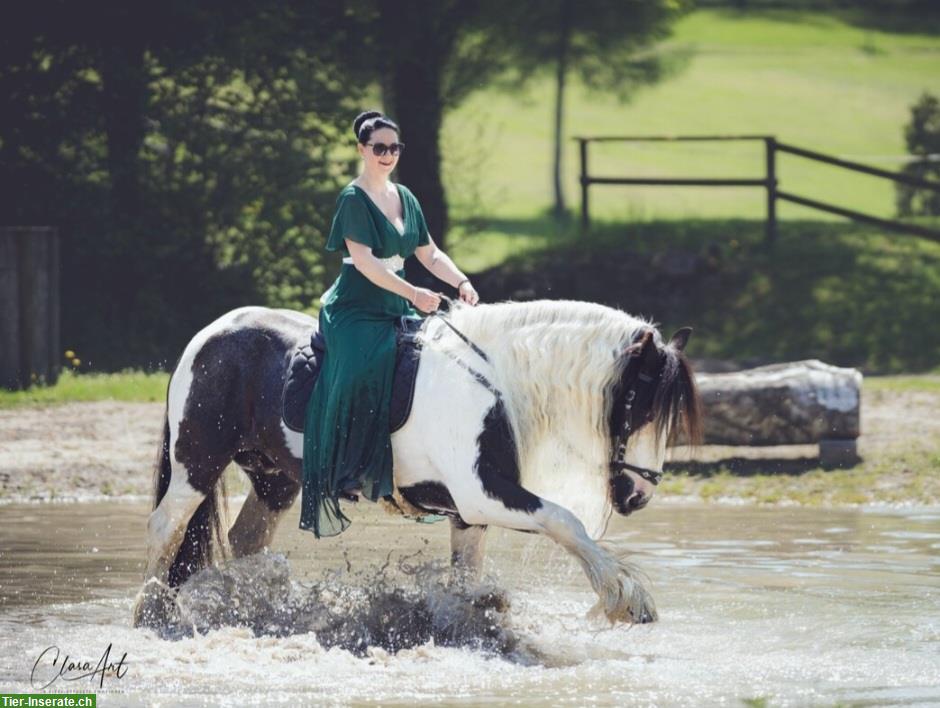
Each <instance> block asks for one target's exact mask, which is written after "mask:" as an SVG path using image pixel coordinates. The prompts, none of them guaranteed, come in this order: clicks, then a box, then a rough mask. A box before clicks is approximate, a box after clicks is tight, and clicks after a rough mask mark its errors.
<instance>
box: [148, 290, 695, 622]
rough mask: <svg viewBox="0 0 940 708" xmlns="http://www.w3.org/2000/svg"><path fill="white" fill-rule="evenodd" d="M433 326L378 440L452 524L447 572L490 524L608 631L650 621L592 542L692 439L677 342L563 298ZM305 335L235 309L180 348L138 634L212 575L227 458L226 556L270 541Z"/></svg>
mask: <svg viewBox="0 0 940 708" xmlns="http://www.w3.org/2000/svg"><path fill="white" fill-rule="evenodd" d="M445 317H446V318H447V322H443V321H441V320H442V317H431V318H428V320H427V323H426V326H425V327H424V328H423V330H422V332H421V333H420V334H419V335H418V336H419V340H420V343H421V363H420V367H419V369H418V374H417V379H416V381H415V388H414V399H413V401H414V403H413V409H412V412H411V414H410V417H409V418H408V420H407V422H406V423H405V425H404V426H403V427H401V428H400V429H399V430H398V431H397V432H395V433H393V435H392V453H393V458H394V481H395V486H396V488H397V490H398V492H399V493H400V495H401V497H403V498H404V500H406V502H408V503H409V504H410V505H412V506H413V507H417V508H418V509H421V510H424V511H426V512H429V513H438V514H446V515H448V516H449V517H450V521H451V549H452V561H453V563H454V565H455V566H456V567H457V568H458V569H459V570H461V571H462V572H466V573H468V574H469V575H470V576H473V575H475V574H477V573H478V572H479V569H480V566H481V563H482V560H483V546H484V536H485V533H486V529H487V527H488V526H501V527H504V528H508V529H515V530H519V531H526V532H534V533H539V534H543V535H545V536H548V537H549V538H551V539H552V540H553V541H555V542H556V543H558V544H560V545H561V546H562V547H563V548H565V550H567V551H568V552H569V553H571V554H572V555H573V556H574V557H575V558H576V559H577V560H578V561H579V562H580V564H581V566H582V567H583V569H584V571H585V574H586V575H587V577H588V579H589V581H590V583H591V586H592V587H593V589H594V591H595V592H596V593H597V595H598V598H599V599H598V603H597V605H596V606H595V611H597V612H600V613H602V614H603V615H605V616H606V617H607V618H608V619H609V620H610V621H611V622H616V621H624V622H649V621H653V620H655V619H656V616H657V615H656V610H655V606H654V604H653V600H652V598H651V596H650V594H649V592H648V591H647V589H646V588H645V586H644V584H643V582H642V580H641V577H640V576H639V575H638V574H637V573H636V571H635V569H634V567H633V566H632V565H631V564H629V563H628V562H625V561H623V560H622V559H621V558H619V557H617V556H615V555H613V554H611V553H610V552H609V551H607V550H606V549H605V548H603V547H602V546H601V545H599V544H598V543H597V542H596V540H595V539H597V538H599V537H600V536H601V535H602V534H603V532H604V529H605V528H606V523H607V520H608V519H609V516H610V513H611V511H612V510H614V509H615V510H616V511H617V512H618V513H620V514H623V515H627V514H630V513H631V512H633V511H636V510H638V509H642V508H643V507H644V506H646V504H647V503H648V502H649V500H650V498H651V497H652V495H653V492H654V486H655V484H656V483H657V482H658V481H659V478H660V476H661V474H662V466H663V461H664V458H665V454H666V444H667V441H668V440H669V439H670V436H672V435H673V434H674V433H676V432H678V430H679V428H680V427H685V428H686V434H687V437H688V438H689V439H690V440H694V439H695V437H696V435H697V431H698V429H699V426H700V415H699V397H698V392H697V390H696V386H695V381H694V378H693V375H692V371H691V368H690V366H689V363H688V361H687V360H686V358H685V356H684V354H683V350H684V348H685V346H686V343H687V341H688V338H689V334H690V332H691V330H689V329H687V328H684V329H682V330H679V332H677V333H676V334H675V335H674V336H673V337H672V339H670V340H669V341H668V342H666V341H664V340H663V339H662V337H661V336H660V334H659V332H658V331H657V330H656V328H655V327H654V326H653V325H652V324H651V323H649V322H647V321H645V320H642V319H639V318H636V317H633V316H631V315H628V314H626V313H624V312H622V311H620V310H616V309H612V308H609V307H604V306H601V305H597V304H591V303H584V302H573V301H551V300H542V301H537V302H525V303H513V302H510V303H499V304H486V305H479V306H477V307H469V306H462V305H459V304H458V305H455V306H454V307H453V308H452V309H451V311H450V312H449V313H448V314H447V315H446V316H445ZM448 323H449V324H450V325H452V326H453V327H448V326H446V325H447V324H448ZM315 327H316V322H315V320H314V319H313V318H311V317H309V316H307V315H305V314H302V313H298V312H294V311H290V310H281V309H268V308H263V307H244V308H239V309H237V310H233V311H231V312H229V313H227V314H225V315H223V316H222V317H220V318H219V319H217V320H216V321H214V322H212V323H211V324H210V325H208V326H207V327H205V328H204V329H203V330H202V331H200V332H199V333H198V334H197V335H196V336H195V337H194V338H193V339H192V340H191V341H190V342H189V344H188V345H187V346H186V348H185V350H184V351H183V354H182V355H181V357H180V360H179V362H178V364H177V366H176V368H175V370H174V372H173V374H172V376H171V379H170V382H169V385H168V390H167V407H166V416H165V422H164V430H163V441H162V444H161V448H160V454H159V458H158V462H157V466H156V471H155V484H154V486H155V491H154V508H153V512H152V513H151V515H150V518H149V521H148V542H149V551H148V559H147V567H146V572H145V578H144V579H145V581H146V582H145V586H144V589H143V590H142V591H141V593H140V594H139V595H138V600H137V603H136V607H135V624H137V625H140V624H144V623H147V622H148V618H147V612H148V601H147V598H148V596H152V595H151V594H150V593H148V588H149V589H150V590H151V591H155V590H162V592H164V593H166V592H172V588H175V587H177V586H179V585H180V584H182V583H183V582H184V581H185V580H186V578H188V577H189V576H190V575H191V574H192V573H193V572H195V571H196V570H198V569H199V568H202V567H205V566H206V565H208V564H210V563H211V562H212V559H213V545H219V544H220V541H221V539H222V530H221V529H220V515H219V512H218V496H219V484H218V483H219V480H220V477H221V476H222V472H223V470H224V469H225V468H226V467H227V466H228V465H229V464H230V463H231V462H232V461H233V460H234V462H235V463H236V464H237V465H238V466H239V467H241V469H243V470H244V471H245V473H246V474H247V475H248V477H249V478H250V480H251V485H252V487H251V491H250V492H249V494H248V497H247V499H246V501H245V503H244V505H243V507H242V508H241V511H240V512H239V514H238V516H237V518H236V520H235V522H234V524H233V525H232V527H231V528H230V529H229V530H228V533H227V538H228V545H229V547H230V549H231V553H232V555H233V556H235V557H240V556H245V555H248V554H252V553H256V552H258V551H260V550H261V549H262V548H264V547H265V546H267V545H269V544H270V543H271V540H272V536H273V534H274V531H275V529H276V528H277V524H278V521H279V520H280V519H281V517H282V516H283V515H284V513H285V512H286V511H287V510H288V508H289V507H290V506H291V504H292V503H293V502H294V500H295V498H296V497H297V494H298V492H299V491H300V488H301V471H302V450H303V444H302V443H303V440H302V435H301V434H300V433H296V432H294V431H292V430H291V429H290V428H288V427H287V426H285V424H284V421H283V420H282V417H281V412H282V411H281V391H282V388H283V385H284V380H285V376H286V368H287V364H288V361H289V360H290V357H291V354H292V352H293V351H294V350H295V348H296V347H297V346H298V344H303V343H305V342H308V341H309V340H310V336H311V333H312V331H313V330H314V329H315ZM460 334H462V335H463V337H462V336H460ZM473 345H475V346H473ZM353 533H354V531H353ZM310 540H311V542H312V541H313V540H314V539H313V537H312V536H311V539H310Z"/></svg>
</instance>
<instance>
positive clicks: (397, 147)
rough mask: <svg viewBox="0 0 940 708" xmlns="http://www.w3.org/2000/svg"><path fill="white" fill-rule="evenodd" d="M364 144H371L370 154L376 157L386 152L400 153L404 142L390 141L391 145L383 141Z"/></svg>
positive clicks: (403, 147)
mask: <svg viewBox="0 0 940 708" xmlns="http://www.w3.org/2000/svg"><path fill="white" fill-rule="evenodd" d="M366 145H371V146H372V154H373V155H375V156H376V157H382V155H384V154H385V153H387V152H390V153H392V155H400V154H401V153H402V152H403V151H404V149H405V144H404V143H392V144H391V145H386V144H385V143H366Z"/></svg>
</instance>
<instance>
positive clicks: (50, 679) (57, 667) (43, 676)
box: [29, 644, 127, 690]
mask: <svg viewBox="0 0 940 708" xmlns="http://www.w3.org/2000/svg"><path fill="white" fill-rule="evenodd" d="M111 649H112V645H111V644H108V646H107V648H106V649H105V650H104V653H103V654H102V655H101V658H100V659H99V660H98V662H97V663H93V662H92V661H81V660H77V659H73V658H72V657H70V656H69V655H68V654H66V655H65V656H64V657H63V656H62V652H61V651H60V649H59V647H57V646H55V645H53V646H51V647H48V648H47V649H44V650H43V652H42V654H40V655H39V658H38V659H36V663H35V664H33V670H32V672H31V673H30V675H29V682H30V684H31V685H32V687H33V689H34V690H42V689H44V688H48V687H49V686H51V685H52V684H54V683H55V682H56V681H58V680H59V679H62V680H63V681H79V680H81V679H88V680H89V682H94V681H95V679H96V678H97V679H98V686H99V687H102V688H103V687H104V677H105V676H106V675H109V676H113V677H114V678H119V679H120V678H124V674H126V673H127V665H126V664H125V663H124V660H125V659H127V652H124V654H123V655H122V656H121V658H120V659H118V660H117V661H112V660H111Z"/></svg>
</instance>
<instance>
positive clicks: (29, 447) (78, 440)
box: [0, 390, 940, 502]
mask: <svg viewBox="0 0 940 708" xmlns="http://www.w3.org/2000/svg"><path fill="white" fill-rule="evenodd" d="M938 413H940V393H938V392H936V391H935V390H932V391H901V392H896V391H885V390H875V391H868V390H865V391H863V396H862V437H861V439H860V441H859V452H860V454H861V456H862V458H863V459H865V460H866V461H870V460H873V459H877V458H878V457H879V456H885V455H890V454H896V453H898V451H903V450H904V449H906V448H913V447H919V448H921V449H922V448H923V447H924V445H928V446H931V447H932V449H933V450H935V451H936V455H935V456H934V457H933V459H938V460H940V415H938ZM162 425H163V404H159V403H121V402H116V401H100V402H93V403H68V404H61V405H54V406H46V407H17V408H9V409H0V500H2V501H8V502H9V501H27V500H37V501H45V500H55V499H60V500H64V499H78V500H81V499H91V498H100V497H102V496H105V497H127V496H149V495H150V494H151V485H152V475H153V464H154V461H155V459H156V457H157V450H158V444H159V438H160V432H161V427H162ZM677 453H678V451H677ZM816 453H817V450H816V447H815V446H812V445H804V446H789V447H775V448H737V447H718V446H704V447H702V448H699V449H698V450H696V451H695V452H694V455H693V459H695V460H698V461H701V462H703V463H715V462H717V461H720V460H724V459H730V458H739V459H740V458H752V459H767V460H784V459H791V458H812V457H814V456H815V455H816ZM677 457H688V456H687V455H684V454H682V453H678V454H677ZM229 474H230V475H231V477H234V478H235V479H237V478H238V475H237V473H234V472H230V473H229ZM938 474H940V471H938ZM229 490H230V491H236V492H237V491H239V490H238V487H237V485H236V487H235V489H232V487H229ZM924 501H930V500H924Z"/></svg>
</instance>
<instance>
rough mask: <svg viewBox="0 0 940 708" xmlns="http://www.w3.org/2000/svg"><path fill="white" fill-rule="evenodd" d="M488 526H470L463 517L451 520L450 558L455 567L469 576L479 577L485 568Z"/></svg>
mask: <svg viewBox="0 0 940 708" xmlns="http://www.w3.org/2000/svg"><path fill="white" fill-rule="evenodd" d="M485 542H486V526H470V525H468V524H465V523H464V522H463V521H462V520H461V519H459V518H456V517H451V520H450V560H451V564H452V565H453V566H454V569H455V570H457V571H458V573H460V574H461V575H464V576H465V577H468V578H473V579H476V578H479V577H480V572H481V571H482V570H483V549H484V546H485V545H486V543H485Z"/></svg>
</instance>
